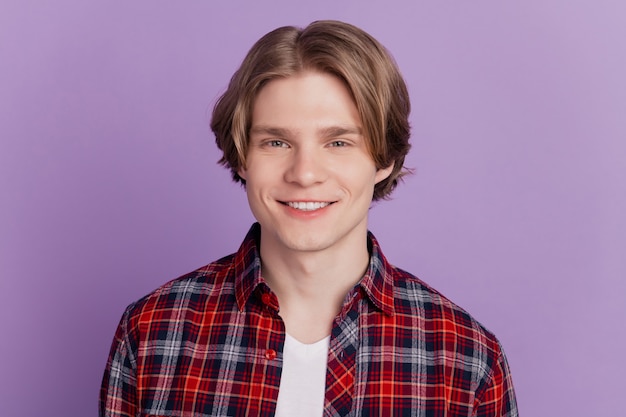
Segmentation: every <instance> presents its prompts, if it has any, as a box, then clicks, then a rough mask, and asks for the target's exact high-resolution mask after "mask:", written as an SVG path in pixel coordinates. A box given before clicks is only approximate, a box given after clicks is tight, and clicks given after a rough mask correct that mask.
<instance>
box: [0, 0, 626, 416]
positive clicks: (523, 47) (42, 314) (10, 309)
mask: <svg viewBox="0 0 626 417" xmlns="http://www.w3.org/2000/svg"><path fill="white" fill-rule="evenodd" d="M322 18H333V19H341V20H345V21H348V22H351V23H354V24H356V25H358V26H361V27H362V28H364V29H365V30H367V31H369V32H370V33H371V34H372V35H374V36H375V37H377V38H378V39H379V40H380V41H381V42H382V43H384V44H385V45H386V46H387V47H388V48H389V49H390V50H391V52H392V53H393V54H394V56H395V57H396V59H397V61H398V63H399V65H400V67H401V69H402V72H403V74H404V75H405V78H406V80H407V83H408V85H409V88H410V93H411V96H412V100H413V112H412V116H411V120H412V125H413V149H412V152H411V154H410V156H409V158H408V161H407V163H408V165H409V166H412V167H414V168H415V169H416V174H415V175H413V176H412V177H410V178H408V179H407V180H406V182H405V183H404V184H403V185H401V186H400V188H398V190H397V191H396V192H395V194H394V198H393V200H392V201H388V202H382V203H380V204H377V205H376V206H375V207H374V208H373V209H372V210H371V221H370V227H371V230H372V231H373V232H374V233H375V234H376V236H377V237H378V239H379V240H380V241H381V244H382V245H383V248H384V250H385V253H386V255H387V256H388V258H390V260H391V261H392V262H393V263H395V264H396V265H398V266H400V267H402V268H404V269H407V270H409V271H411V272H413V273H415V274H416V275H418V276H420V277H421V278H422V279H423V280H425V281H427V282H429V283H430V284H431V285H433V286H434V287H435V288H437V289H439V290H440V291H442V292H443V293H444V294H446V295H447V296H448V297H449V298H451V299H452V300H453V301H455V302H457V303H458V304H460V305H461V306H463V307H464V308H466V309H467V310H469V311H470V312H471V313H472V314H473V315H474V316H475V317H476V318H477V319H479V320H480V321H481V322H482V323H483V324H485V325H486V326H487V327H488V328H489V329H491V330H492V331H494V332H495V333H496V334H497V335H498V337H499V338H500V340H501V341H502V343H503V344H504V347H505V350H506V352H507V355H508V358H509V362H510V365H511V368H512V371H513V376H514V382H515V385H516V389H517V395H518V401H519V406H520V410H521V413H522V415H524V416H605V415H606V416H608V415H611V416H617V415H626V411H625V409H626V406H625V405H624V404H625V403H624V393H625V392H626V382H625V381H626V378H625V375H626V365H625V360H624V358H625V354H624V352H626V346H625V345H626V331H625V330H626V325H625V324H624V322H625V319H626V262H625V258H626V255H625V254H626V219H625V215H624V213H626V186H625V178H626V176H625V174H626V172H625V171H626V168H625V166H626V81H625V80H626V76H625V74H626V46H625V45H626V42H625V39H626V5H625V3H623V2H621V1H618V0H616V1H609V0H595V1H575V0H552V1H546V0H541V1H540V0H524V1H495V0H490V1H472V2H465V1H447V2H435V1H425V0H422V1H409V0H406V1H387V2H382V1H380V2H370V1H349V0H344V1H329V0H318V1H316V2H296V1H282V0H281V1H279V0H275V1H259V2H252V1H248V2H243V1H209V0H204V1H181V2H172V1H162V0H151V1H145V0H136V1H106V2H104V1H102V2H96V1H85V0H80V1H79V0H75V1H72V0H56V1H50V2H46V1H38V2H37V1H29V0H21V1H17V0H3V1H2V3H0V417H31V416H33V417H34V416H64V417H73V416H76V417H78V416H90V415H91V416H95V415H96V407H97V395H98V389H99V384H100V380H101V376H102V370H103V368H104V364H105V361H106V357H107V354H108V350H109V346H110V342H111V339H112V336H113V332H114V330H115V327H116V325H117V322H118V320H119V318H120V316H121V314H122V311H123V309H124V307H125V306H126V305H127V304H129V303H130V302H132V301H133V300H135V299H137V298H139V297H141V296H143V295H144V294H146V293H147V292H149V291H151V290H152V289H154V288H156V287H157V286H158V285H160V284H161V283H164V282H165V281H168V280H170V279H172V278H175V277H177V276H179V275H181V274H183V273H185V272H188V271H190V270H193V269H195V268H197V267H199V266H202V265H204V264H206V263H208V262H209V261H211V260H214V259H216V258H218V257H221V256H223V255H225V254H228V253H230V252H233V251H234V250H236V249H237V247H238V245H239V243H240V241H241V239H242V238H243V236H244V234H245V232H246V230H247V229H248V227H249V225H250V223H251V222H252V221H253V219H252V217H251V215H250V213H249V210H248V206H247V202H246V199H245V195H244V192H243V191H242V190H241V189H240V187H238V186H237V185H234V184H233V183H231V182H230V179H229V174H228V172H227V171H226V170H224V169H222V168H221V167H219V166H218V165H217V164H216V160H217V159H218V157H219V155H218V153H217V149H216V147H215V145H214V141H213V137H212V135H211V134H210V130H209V128H208V120H209V114H210V110H211V107H212V104H213V103H214V100H215V99H216V98H217V97H218V96H219V94H220V93H221V92H222V91H223V90H224V88H225V86H226V84H227V82H228V79H229V78H230V75H231V74H232V72H233V71H234V70H235V69H236V68H237V66H238V64H239V63H240V61H241V59H242V58H243V56H244V54H245V52H246V51H247V50H248V48H249V47H250V46H251V45H252V43H253V42H254V41H255V40H256V39H258V38H259V37H260V36H261V35H263V34H264V33H266V32H267V31H269V30H271V29H273V28H275V27H278V26H282V25H286V24H295V25H300V26H302V25H306V24H308V23H309V22H311V21H312V20H316V19H322Z"/></svg>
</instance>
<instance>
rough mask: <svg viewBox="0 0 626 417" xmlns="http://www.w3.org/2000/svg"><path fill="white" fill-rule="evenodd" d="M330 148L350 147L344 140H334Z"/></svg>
mask: <svg viewBox="0 0 626 417" xmlns="http://www.w3.org/2000/svg"><path fill="white" fill-rule="evenodd" d="M329 146H330V147H331V148H343V147H344V146H348V143H347V142H345V141H343V140H334V141H332V142H330V144H329Z"/></svg>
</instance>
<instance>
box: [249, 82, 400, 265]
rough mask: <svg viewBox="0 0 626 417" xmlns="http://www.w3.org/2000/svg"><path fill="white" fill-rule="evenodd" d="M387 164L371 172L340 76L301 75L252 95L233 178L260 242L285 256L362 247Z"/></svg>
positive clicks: (359, 127) (363, 140)
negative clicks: (240, 164)
mask: <svg viewBox="0 0 626 417" xmlns="http://www.w3.org/2000/svg"><path fill="white" fill-rule="evenodd" d="M391 169H392V167H391V166H390V167H389V168H386V169H381V170H377V169H376V166H375V165H374V161H373V159H372V157H371V156H370V154H369V152H368V150H367V144H366V138H365V137H363V135H362V124H361V120H360V117H359V114H358V111H357V109H356V106H355V104H354V102H353V100H352V97H351V95H350V93H349V91H348V90H347V88H346V87H345V85H344V84H343V82H342V81H341V80H340V79H339V78H337V77H335V76H333V75H330V74H326V73H320V72H304V73H301V74H297V75H294V76H291V77H288V78H280V79H275V80H272V81H270V82H269V83H268V84H267V85H265V86H264V87H263V88H262V89H261V91H260V92H259V94H258V96H257V98H256V100H255V102H254V107H253V112H252V125H251V128H250V138H249V146H248V154H247V164H246V167H245V168H243V169H241V170H240V171H239V175H240V176H241V177H242V178H244V179H245V180H246V191H247V195H248V201H249V203H250V208H251V209H252V212H253V214H254V216H255V217H256V219H257V220H258V221H259V223H260V224H261V235H262V245H268V246H270V247H271V249H272V250H277V251H284V252H285V253H292V251H321V250H328V249H339V248H341V247H346V246H344V245H354V244H357V245H363V244H364V243H365V235H366V232H367V214H368V210H369V206H370V203H371V201H372V195H373V191H374V185H375V184H376V183H378V182H379V181H382V180H383V179H385V178H386V177H387V176H389V174H390V173H391ZM266 249H269V247H266Z"/></svg>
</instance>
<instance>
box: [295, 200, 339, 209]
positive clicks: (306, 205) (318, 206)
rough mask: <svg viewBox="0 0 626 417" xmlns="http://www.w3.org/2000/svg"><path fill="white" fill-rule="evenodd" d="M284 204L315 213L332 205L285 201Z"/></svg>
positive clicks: (323, 202)
mask: <svg viewBox="0 0 626 417" xmlns="http://www.w3.org/2000/svg"><path fill="white" fill-rule="evenodd" d="M283 204H285V205H287V206H289V207H291V208H294V209H296V210H302V211H314V210H319V209H322V208H324V207H327V206H329V205H331V204H332V203H331V202H328V201H285V202H283Z"/></svg>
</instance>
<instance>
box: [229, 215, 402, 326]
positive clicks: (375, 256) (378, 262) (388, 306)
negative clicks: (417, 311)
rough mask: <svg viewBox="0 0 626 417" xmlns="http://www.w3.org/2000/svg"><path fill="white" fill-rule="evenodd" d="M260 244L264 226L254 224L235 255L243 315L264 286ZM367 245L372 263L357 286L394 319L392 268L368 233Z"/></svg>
mask: <svg viewBox="0 0 626 417" xmlns="http://www.w3.org/2000/svg"><path fill="white" fill-rule="evenodd" d="M260 241H261V226H260V225H259V223H254V224H253V225H252V227H251V228H250V230H249V231H248V234H247V235H246V237H245V239H244V240H243V243H242V244H241V246H240V247H239V250H238V251H237V253H236V254H235V258H234V262H235V264H234V269H235V297H236V299H237V306H238V307H239V310H240V311H243V309H244V307H245V305H246V303H247V302H248V299H249V298H250V295H251V294H252V293H253V292H254V290H255V289H256V287H257V286H258V285H259V284H265V280H264V279H263V277H262V276H261V257H260V253H259V242H260ZM367 245H368V250H369V252H370V262H369V266H368V268H367V271H365V275H363V278H362V279H361V281H359V284H358V285H359V286H360V287H361V288H362V289H363V291H364V292H365V294H366V295H367V297H368V298H369V299H370V301H371V302H372V303H373V304H374V305H375V306H376V307H377V308H378V309H379V310H381V311H383V312H384V313H385V314H387V315H389V316H392V315H393V314H394V310H395V309H394V282H393V276H394V274H393V266H392V265H391V264H389V263H388V262H387V259H386V258H385V256H384V255H383V253H382V250H381V249H380V245H379V244H378V241H377V240H376V238H375V237H374V235H373V234H372V233H371V232H368V233H367Z"/></svg>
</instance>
